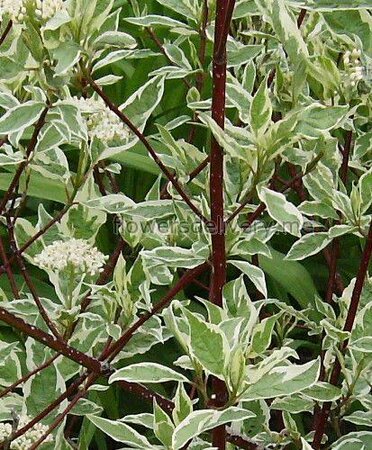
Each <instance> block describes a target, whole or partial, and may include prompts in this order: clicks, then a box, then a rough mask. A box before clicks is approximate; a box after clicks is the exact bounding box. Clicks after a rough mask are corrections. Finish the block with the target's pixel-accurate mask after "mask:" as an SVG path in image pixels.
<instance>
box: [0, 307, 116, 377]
mask: <svg viewBox="0 0 372 450" xmlns="http://www.w3.org/2000/svg"><path fill="white" fill-rule="evenodd" d="M0 321H2V322H5V323H7V324H8V325H10V326H12V327H14V328H16V329H17V330H18V331H20V332H22V333H25V334H26V335H27V336H29V337H32V338H33V339H35V340H36V341H38V342H40V343H42V344H44V345H46V346H47V347H49V348H51V349H52V350H55V351H56V352H58V353H59V354H61V355H64V356H66V357H67V358H69V359H71V360H72V361H74V362H76V363H77V364H79V365H81V366H84V367H86V368H87V369H89V370H90V371H92V372H96V373H104V372H105V371H106V370H107V367H106V366H105V364H102V362H101V361H98V360H97V359H96V358H93V357H91V356H88V355H86V354H85V353H82V352H80V351H79V350H76V349H75V348H73V347H71V346H69V345H68V344H67V343H65V342H63V341H60V340H58V339H57V338H56V337H55V336H51V335H50V334H48V333H46V332H45V331H43V330H41V329H40V328H38V327H35V326H33V325H29V324H28V323H27V322H25V321H24V320H23V319H21V318H19V317H17V316H15V315H14V314H12V313H10V312H9V311H7V310H6V309H5V308H3V307H0Z"/></svg>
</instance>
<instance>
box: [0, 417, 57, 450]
mask: <svg viewBox="0 0 372 450" xmlns="http://www.w3.org/2000/svg"><path fill="white" fill-rule="evenodd" d="M30 420H31V417H29V416H22V417H20V419H19V424H18V429H20V428H23V427H24V426H25V425H27V424H28V423H29V422H30ZM47 430H48V427H47V426H46V425H42V424H41V423H37V424H36V425H34V426H33V427H32V428H30V429H29V430H28V431H26V433H25V434H24V435H22V436H20V437H19V438H17V439H15V440H14V441H12V443H11V444H10V448H11V449H12V450H28V449H29V448H30V447H31V445H32V444H33V443H35V442H37V441H38V440H39V439H40V438H41V437H42V436H43V435H44V434H45V433H46V432H47ZM11 434H12V425H11V424H10V423H0V443H2V442H4V441H5V440H6V439H7V438H8V437H9V436H10V435H11ZM52 441H53V436H52V435H49V436H48V437H47V438H46V439H45V440H44V442H52Z"/></svg>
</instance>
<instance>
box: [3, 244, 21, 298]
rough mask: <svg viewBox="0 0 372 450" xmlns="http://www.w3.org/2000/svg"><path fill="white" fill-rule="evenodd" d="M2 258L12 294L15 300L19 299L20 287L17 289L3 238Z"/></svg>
mask: <svg viewBox="0 0 372 450" xmlns="http://www.w3.org/2000/svg"><path fill="white" fill-rule="evenodd" d="M0 258H1V260H2V262H3V267H4V269H5V272H6V274H7V277H8V280H9V284H10V288H11V290H12V293H13V295H14V297H15V298H19V290H18V287H17V283H16V281H15V278H14V274H13V271H12V268H11V266H10V265H9V260H8V256H7V254H6V251H5V247H4V243H3V240H2V238H1V237H0Z"/></svg>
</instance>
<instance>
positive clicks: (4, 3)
mask: <svg viewBox="0 0 372 450" xmlns="http://www.w3.org/2000/svg"><path fill="white" fill-rule="evenodd" d="M24 3H25V2H24V0H0V20H3V16H9V18H10V19H11V20H12V21H13V22H14V23H21V22H23V20H24V19H25V15H26V8H25V6H24Z"/></svg>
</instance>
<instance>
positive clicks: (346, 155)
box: [340, 131, 353, 185]
mask: <svg viewBox="0 0 372 450" xmlns="http://www.w3.org/2000/svg"><path fill="white" fill-rule="evenodd" d="M352 145H353V132H352V131H348V132H347V133H346V137H345V145H344V150H343V152H342V165H341V169H340V178H341V180H342V182H343V183H344V184H345V185H346V182H347V175H348V171H349V159H350V152H351V148H352Z"/></svg>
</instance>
